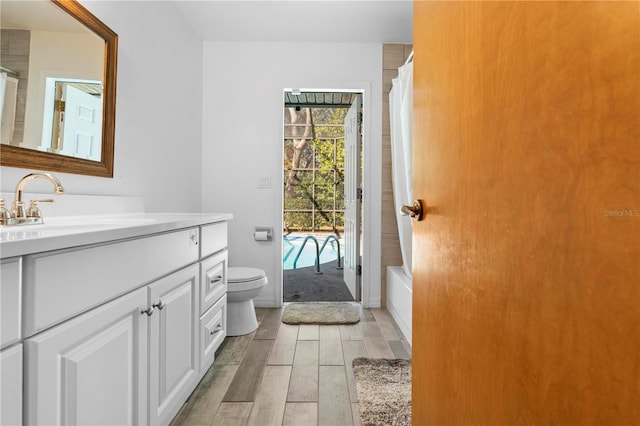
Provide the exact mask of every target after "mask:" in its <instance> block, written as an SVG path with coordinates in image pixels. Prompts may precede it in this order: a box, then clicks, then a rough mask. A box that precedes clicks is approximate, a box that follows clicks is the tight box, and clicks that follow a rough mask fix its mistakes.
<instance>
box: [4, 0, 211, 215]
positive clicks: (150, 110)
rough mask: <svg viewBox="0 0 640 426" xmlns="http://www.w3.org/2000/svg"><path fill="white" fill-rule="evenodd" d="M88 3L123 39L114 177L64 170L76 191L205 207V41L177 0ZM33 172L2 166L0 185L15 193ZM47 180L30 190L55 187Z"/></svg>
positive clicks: (171, 207)
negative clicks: (202, 149) (202, 198)
mask: <svg viewBox="0 0 640 426" xmlns="http://www.w3.org/2000/svg"><path fill="white" fill-rule="evenodd" d="M82 3H83V4H84V6H85V7H86V8H87V9H89V10H90V11H91V12H92V13H94V14H95V15H96V16H98V17H99V18H100V19H101V20H102V21H103V22H104V23H105V24H107V25H108V26H109V27H111V28H112V29H113V30H114V31H115V32H116V33H117V34H118V37H119V40H118V85H117V107H116V134H115V167H114V178H113V179H106V178H95V177H86V176H77V175H68V174H64V173H56V176H58V177H59V178H60V180H61V181H62V183H63V185H64V187H65V189H66V190H67V192H68V193H72V194H97V195H137V196H142V197H144V200H145V207H146V210H147V211H151V212H161V211H174V212H189V211H200V183H201V181H200V178H201V176H200V165H201V161H200V147H201V140H202V130H201V129H202V127H201V124H202V115H201V108H202V95H201V85H202V41H201V40H200V39H199V37H198V36H197V35H196V34H195V33H193V31H192V30H191V28H190V27H188V26H187V25H186V23H185V22H184V21H183V19H182V17H181V15H180V14H179V13H178V12H177V11H176V8H175V5H174V4H172V3H171V2H163V1H141V2H136V1H127V2H120V1H116V2H112V1H88V0H82ZM31 171H32V170H28V169H17V168H10V167H2V168H1V171H0V173H1V176H2V179H1V183H0V185H1V188H0V190H2V191H8V192H11V191H13V189H14V188H15V185H16V183H17V182H18V180H19V179H20V177H22V176H24V175H25V174H26V173H29V172H31ZM47 184H48V183H47V182H38V181H34V182H32V183H30V184H29V186H28V187H27V191H34V192H48V191H50V189H51V188H50V187H49V186H50V185H47ZM52 208H55V206H52Z"/></svg>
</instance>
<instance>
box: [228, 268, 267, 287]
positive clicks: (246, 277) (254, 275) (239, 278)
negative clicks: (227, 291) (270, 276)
mask: <svg viewBox="0 0 640 426" xmlns="http://www.w3.org/2000/svg"><path fill="white" fill-rule="evenodd" d="M264 276H265V273H264V271H263V270H262V269H258V268H245V267H236V266H234V267H232V268H229V269H228V273H227V281H228V282H230V283H244V282H247V281H255V280H259V279H260V278H264Z"/></svg>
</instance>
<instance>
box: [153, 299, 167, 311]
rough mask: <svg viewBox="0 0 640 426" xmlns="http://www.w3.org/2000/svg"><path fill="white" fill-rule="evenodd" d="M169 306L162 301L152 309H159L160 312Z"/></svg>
mask: <svg viewBox="0 0 640 426" xmlns="http://www.w3.org/2000/svg"><path fill="white" fill-rule="evenodd" d="M165 306H167V305H166V304H165V303H164V302H163V301H162V300H160V301H159V302H158V303H156V304H155V305H153V306H152V308H158V310H159V311H161V310H163V309H164V307H165Z"/></svg>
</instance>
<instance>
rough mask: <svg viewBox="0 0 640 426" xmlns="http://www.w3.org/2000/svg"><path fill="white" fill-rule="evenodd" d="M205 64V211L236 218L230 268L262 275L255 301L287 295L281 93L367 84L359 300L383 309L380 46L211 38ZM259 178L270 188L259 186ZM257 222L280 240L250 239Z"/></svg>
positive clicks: (273, 302) (270, 303)
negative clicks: (260, 271) (252, 268)
mask: <svg viewBox="0 0 640 426" xmlns="http://www.w3.org/2000/svg"><path fill="white" fill-rule="evenodd" d="M203 64H204V66H203V80H204V81H203V96H204V102H203V150H202V162H203V164H202V176H203V179H202V208H203V211H223V212H231V213H233V214H234V219H233V220H232V221H231V223H230V226H229V259H230V260H229V264H230V265H231V266H240V265H246V266H255V267H259V268H262V269H264V270H265V271H266V273H267V277H268V279H269V285H268V286H267V287H265V289H264V290H263V291H262V293H261V295H260V296H258V297H257V298H256V300H255V301H256V305H257V306H264V307H269V306H278V305H279V304H280V300H281V293H280V291H281V282H282V213H281V211H282V122H283V91H284V89H287V88H289V89H290V88H302V89H330V88H336V89H345V90H355V89H363V90H365V98H364V102H365V105H364V107H365V123H364V132H365V147H364V149H365V165H364V167H365V172H364V193H365V198H364V209H365V222H364V227H365V228H364V238H365V241H364V244H365V246H364V257H365V259H366V263H365V264H364V267H363V274H364V276H363V282H364V283H365V289H364V292H363V302H364V304H365V306H367V305H368V306H380V232H379V231H380V168H381V165H380V161H381V160H380V149H381V148H380V147H381V139H382V136H381V133H382V125H381V122H380V118H381V116H382V95H381V93H382V45H381V44H377V43H362V44H360V43H357V44H347V43H340V44H320V43H317V44H315V43H249V42H247V43H244V42H205V44H204V51H203ZM263 176H264V177H266V176H268V177H271V180H272V187H271V188H269V189H258V178H259V177H263ZM256 226H272V227H273V228H274V230H275V241H274V242H256V241H254V240H253V230H254V227H256Z"/></svg>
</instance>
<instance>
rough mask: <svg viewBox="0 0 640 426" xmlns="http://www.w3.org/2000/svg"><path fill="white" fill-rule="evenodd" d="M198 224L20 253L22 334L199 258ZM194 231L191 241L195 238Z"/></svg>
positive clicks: (83, 309)
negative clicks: (110, 241)
mask: <svg viewBox="0 0 640 426" xmlns="http://www.w3.org/2000/svg"><path fill="white" fill-rule="evenodd" d="M197 233H198V228H193V229H184V230H180V231H176V232H170V233H166V234H159V235H154V236H151V237H145V238H139V239H134V240H128V241H122V242H117V243H113V244H106V245H99V246H94V247H89V248H86V247H80V248H78V249H74V250H64V251H58V252H49V253H40V254H36V255H29V256H25V257H24V260H23V261H24V277H23V281H24V284H23V285H24V297H25V304H26V306H29V307H31V309H29V311H28V312H25V315H24V333H25V336H30V335H33V334H34V333H36V332H38V331H40V330H43V329H45V328H47V327H50V326H52V325H54V324H56V323H59V322H61V321H63V320H65V319H68V318H70V317H72V316H74V315H77V314H79V313H81V312H84V311H86V310H88V309H90V308H92V307H94V306H97V305H100V304H102V303H104V302H106V301H108V300H111V299H113V298H115V297H117V296H120V295H122V294H125V293H127V292H129V291H131V290H133V289H135V288H138V287H140V286H142V285H144V284H148V283H149V282H151V281H152V280H154V279H157V278H159V277H161V276H164V275H167V274H169V273H171V272H173V271H176V270H178V269H180V268H182V267H183V266H185V265H188V264H191V263H194V262H196V261H197V260H198V244H197ZM194 235H195V241H194V238H193V237H194Z"/></svg>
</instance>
